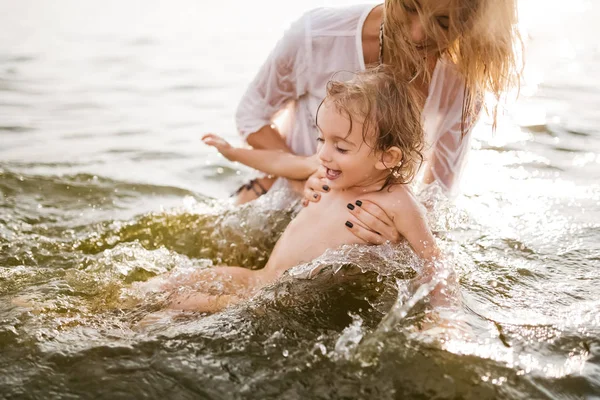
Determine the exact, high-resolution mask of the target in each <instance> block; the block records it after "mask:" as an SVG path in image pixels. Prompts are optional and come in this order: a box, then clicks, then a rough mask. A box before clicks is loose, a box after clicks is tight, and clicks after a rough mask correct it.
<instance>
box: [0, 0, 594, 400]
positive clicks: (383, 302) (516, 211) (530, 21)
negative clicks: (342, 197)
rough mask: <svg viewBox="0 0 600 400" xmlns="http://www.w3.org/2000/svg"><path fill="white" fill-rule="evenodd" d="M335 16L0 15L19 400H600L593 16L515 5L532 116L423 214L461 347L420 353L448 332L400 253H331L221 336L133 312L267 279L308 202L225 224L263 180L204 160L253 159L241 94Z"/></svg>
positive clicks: (79, 10)
mask: <svg viewBox="0 0 600 400" xmlns="http://www.w3.org/2000/svg"><path fill="white" fill-rule="evenodd" d="M349 3H351V2H349V1H344V0H339V1H329V2H328V4H337V5H339V4H349ZM318 5H322V3H321V2H317V1H316V0H310V1H307V2H291V3H289V4H288V3H286V4H285V7H283V6H282V5H281V4H279V3H271V2H268V1H267V0H260V1H258V2H256V1H255V2H237V1H236V2H232V1H229V2H220V3H215V4H211V5H210V7H208V6H207V5H204V4H201V3H199V2H191V1H185V0H182V1H181V2H177V3H176V4H170V5H167V4H166V3H165V4H158V3H146V2H126V3H123V2H116V1H103V2H91V1H88V2H77V1H69V0H60V1H58V2H53V3H46V2H41V1H34V0H26V1H23V2H18V3H17V2H8V1H6V2H0V22H1V23H2V26H3V34H2V35H0V143H1V146H0V193H1V194H2V196H0V298H1V299H2V301H0V350H1V351H0V365H1V367H0V368H1V370H2V374H0V375H1V379H0V393H2V396H6V397H7V398H39V397H55V398H61V397H103V396H109V395H110V396H115V395H116V396H117V397H122V398H129V397H136V398H138V397H142V396H147V397H149V398H158V397H165V396H168V397H169V398H171V397H175V398H198V397H200V398H288V397H289V398H299V397H303V398H315V397H319V398H432V397H438V398H472V399H486V398H489V399H495V398H522V399H531V398H567V397H568V398H584V397H592V396H594V395H596V396H597V395H598V394H599V393H600V361H599V360H600V341H599V340H598V337H599V336H600V313H599V310H600V297H599V296H598V295H597V292H598V290H597V287H598V285H599V284H600V278H598V273H597V271H598V267H599V266H600V264H599V260H600V247H599V246H598V243H600V234H599V233H598V232H599V229H598V228H599V227H600V185H598V183H597V182H596V181H597V179H595V177H597V176H600V140H599V137H600V131H599V128H598V127H599V126H600V115H599V114H598V110H597V107H596V105H597V104H598V102H599V100H600V74H598V72H597V71H598V66H599V63H600V47H598V44H597V43H596V41H595V38H596V37H597V28H596V21H597V19H598V17H600V7H599V6H598V4H597V3H596V2H593V1H592V0H577V1H572V2H570V3H569V4H568V5H566V4H565V3H564V2H558V1H541V0H522V1H521V3H520V11H521V21H522V29H523V32H524V37H525V39H526V42H527V54H526V56H527V57H526V58H527V61H528V64H527V69H526V82H525V84H524V86H523V88H522V91H521V94H522V96H521V98H520V100H519V102H518V103H516V104H514V105H512V106H510V107H509V108H508V109H507V112H506V116H505V118H503V120H502V121H501V123H500V125H499V128H498V131H497V132H496V133H495V134H494V135H491V134H490V133H489V127H487V126H486V125H485V121H484V123H482V124H481V126H479V127H478V128H477V131H476V134H475V138H474V141H473V146H474V151H473V152H472V153H471V156H470V160H469V162H470V167H469V168H468V170H467V171H466V174H465V177H464V184H463V193H464V194H463V195H462V196H460V197H459V198H458V199H456V200H455V201H454V203H451V202H449V201H448V200H447V199H445V198H444V197H443V196H440V195H439V194H438V193H437V192H436V190H435V188H430V189H429V190H427V191H425V192H423V193H421V195H420V196H421V200H422V201H423V202H425V203H428V205H429V208H430V209H431V210H432V212H431V215H430V219H431V223H432V226H433V227H434V229H435V231H436V233H437V236H438V238H439V240H440V244H441V246H442V247H443V249H444V252H445V254H446V255H447V257H448V259H449V262H450V263H451V264H452V265H453V266H454V267H455V268H456V271H457V274H458V277H459V280H460V295H461V298H462V306H461V309H460V313H458V314H453V315H452V316H453V317H456V318H459V319H460V320H461V321H462V324H463V325H462V326H463V327H465V329H464V330H463V331H461V332H455V331H447V330H446V331H445V330H434V329H431V330H428V331H426V333H420V332H419V331H418V329H417V328H418V327H419V326H421V327H422V326H424V325H426V324H428V323H429V322H431V321H429V318H431V313H430V312H429V307H428V305H427V301H423V300H421V299H420V297H419V296H418V290H417V291H416V290H415V288H414V287H412V286H411V282H412V281H413V278H414V277H415V276H416V275H417V273H418V270H419V266H418V263H417V262H416V261H415V260H413V259H412V258H411V257H410V253H408V252H407V251H406V248H405V247H403V246H398V247H394V246H382V247H379V248H367V247H361V246H358V247H357V246H350V247H347V248H343V249H339V250H336V251H330V252H328V253H326V254H325V255H323V256H322V257H321V258H320V259H319V260H317V261H316V263H317V264H324V265H326V267H325V268H324V269H323V270H322V271H321V272H320V273H319V274H317V276H316V277H314V278H313V279H307V278H306V276H305V274H304V272H306V270H311V269H312V268H313V267H314V264H308V265H304V266H299V267H297V268H296V269H294V270H292V271H290V273H288V274H287V275H286V276H285V277H284V278H283V279H282V280H281V281H280V282H278V283H276V284H275V285H273V286H271V287H268V288H266V289H265V290H263V291H261V292H260V293H259V294H258V295H257V296H256V297H255V298H254V299H253V300H252V301H251V302H250V303H248V304H246V305H242V306H239V307H236V308H233V309H231V310H228V311H226V312H224V313H221V314H216V315H211V316H198V315H194V314H193V313H191V314H190V313H176V314H169V313H163V314H160V312H161V304H162V303H161V301H162V300H164V298H162V297H161V296H160V295H158V296H154V295H148V294H144V293H139V292H136V290H135V282H138V281H144V280H146V279H148V278H149V277H151V276H154V275H156V274H161V273H164V272H167V271H182V272H185V271H189V270H195V269H198V268H206V267H210V265H213V264H218V263H229V264H241V265H245V266H248V267H259V266H261V265H263V264H264V262H265V260H266V258H267V257H268V254H269V252H270V250H271V248H272V246H273V244H274V243H275V241H276V240H277V237H278V235H279V234H280V233H281V232H282V230H283V229H284V227H285V225H286V224H287V222H288V221H289V219H290V218H291V216H292V215H293V214H294V212H295V209H294V207H293V201H292V199H290V198H288V197H286V196H287V195H286V194H285V193H280V194H278V195H277V196H275V197H271V198H265V199H263V200H261V201H260V202H258V203H256V204H253V205H250V206H246V207H243V208H241V209H234V208H232V207H231V206H230V205H228V204H227V203H226V202H225V201H223V199H225V198H226V196H227V195H228V193H229V192H231V191H233V190H234V189H235V188H236V186H237V185H239V184H240V183H242V182H243V181H244V180H245V179H246V178H247V177H248V176H249V174H250V172H249V171H248V170H246V169H242V168H239V166H237V165H234V164H231V163H229V162H227V161H226V160H223V159H222V158H220V157H219V156H217V155H216V154H214V153H212V152H210V150H209V149H207V148H204V147H203V146H201V145H200V141H199V137H200V134H201V133H202V132H205V131H208V130H210V131H215V132H220V133H224V134H225V135H226V136H227V135H228V136H229V137H230V138H232V139H233V140H234V141H235V140H236V138H235V135H234V126H233V118H232V116H233V111H234V109H235V106H236V102H237V100H238V98H239V97H240V95H241V92H242V91H243V90H244V86H245V84H246V83H247V82H248V81H249V80H250V79H251V77H252V75H253V74H254V72H255V71H256V69H257V68H258V65H259V64H260V62H261V60H262V59H263V58H264V56H265V55H266V53H267V52H268V50H269V48H270V47H271V46H272V45H273V44H274V41H275V40H276V39H277V37H278V36H279V35H280V33H281V32H282V30H283V29H284V27H285V26H286V25H287V24H289V22H290V21H291V20H292V19H294V18H295V17H296V16H297V15H299V14H300V13H301V12H302V11H303V10H305V9H307V8H311V7H314V6H318ZM266 6H268V7H269V12H266V11H265V10H266ZM282 204H292V206H286V207H282V206H281V205H282ZM157 312H158V313H157ZM151 314H152V315H154V316H155V320H154V321H153V323H152V324H144V323H143V321H144V318H146V317H147V316H148V315H151ZM146 321H147V320H146ZM91 394H92V395H91Z"/></svg>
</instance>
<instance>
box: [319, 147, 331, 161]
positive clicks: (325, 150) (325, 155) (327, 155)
mask: <svg viewBox="0 0 600 400" xmlns="http://www.w3.org/2000/svg"><path fill="white" fill-rule="evenodd" d="M317 155H318V156H319V160H321V161H323V162H329V161H331V152H330V150H329V146H328V145H327V144H325V143H323V144H321V145H320V146H319V148H318V149H317Z"/></svg>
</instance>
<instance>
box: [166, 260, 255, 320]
mask: <svg viewBox="0 0 600 400" xmlns="http://www.w3.org/2000/svg"><path fill="white" fill-rule="evenodd" d="M185 280H186V282H185V285H183V287H181V286H180V287H179V290H178V291H177V292H175V293H174V294H173V295H172V296H171V298H170V299H169V303H170V304H169V307H170V308H173V309H178V310H194V311H201V312H216V311H219V310H222V309H223V308H225V307H227V306H230V305H233V304H236V303H239V302H240V301H242V300H244V299H246V298H248V297H250V296H251V295H252V294H254V293H255V292H256V291H257V290H258V289H260V288H261V287H262V286H264V284H265V283H266V282H265V281H264V278H263V274H262V271H252V270H249V269H247V268H240V267H215V268H208V269H204V270H201V271H199V272H195V273H194V274H192V275H191V276H189V277H188V278H187V279H185Z"/></svg>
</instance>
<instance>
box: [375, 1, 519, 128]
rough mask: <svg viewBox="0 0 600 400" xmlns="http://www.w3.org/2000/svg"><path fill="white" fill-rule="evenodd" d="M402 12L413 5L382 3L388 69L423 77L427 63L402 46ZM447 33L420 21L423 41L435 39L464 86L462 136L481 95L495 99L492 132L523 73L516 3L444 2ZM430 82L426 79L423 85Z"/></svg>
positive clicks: (408, 46)
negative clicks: (502, 105)
mask: <svg viewBox="0 0 600 400" xmlns="http://www.w3.org/2000/svg"><path fill="white" fill-rule="evenodd" d="M407 6H408V7H409V8H410V7H415V9H416V7H418V5H417V3H415V1H414V0H385V5H384V24H385V25H384V26H385V30H384V38H385V39H384V42H385V43H386V46H385V51H387V52H388V60H389V64H391V65H394V66H395V67H396V68H398V69H399V71H401V73H403V74H405V75H407V76H409V77H414V76H416V75H419V74H426V75H427V74H428V70H429V69H428V68H427V59H423V55H422V54H419V53H418V51H417V49H416V48H415V46H414V44H412V43H409V41H408V40H407V38H406V37H407V35H406V34H404V33H403V32H406V29H407V28H408V27H407V24H406V22H407V20H406V15H407V12H408V11H407ZM448 9H449V11H450V12H449V16H448V17H449V18H448V23H449V25H448V29H447V30H446V31H445V32H443V31H442V32H441V33H440V30H439V29H436V28H439V27H435V26H434V25H435V23H436V21H435V20H432V19H429V21H423V27H424V29H425V32H426V33H427V34H428V37H433V38H434V39H436V40H439V39H440V36H445V37H446V39H448V40H447V42H444V38H441V41H442V43H444V44H443V47H442V48H439V49H438V52H437V54H436V56H438V57H439V56H442V55H446V56H447V57H448V58H449V59H450V60H451V61H452V62H453V63H454V64H455V65H456V66H457V68H458V70H459V72H460V73H461V75H462V77H463V79H464V82H465V89H464V100H463V115H462V132H463V135H464V134H465V133H466V131H467V130H468V129H469V128H470V126H469V125H470V123H471V122H472V121H474V120H475V118H473V117H476V114H478V112H479V109H480V107H481V105H482V104H483V101H484V99H483V97H484V94H485V93H491V94H492V95H493V96H494V98H495V104H493V105H492V116H493V120H494V127H495V124H496V119H497V111H498V106H499V104H500V102H501V98H502V96H503V94H504V93H506V92H507V91H508V90H509V89H510V88H512V87H518V86H519V81H520V75H521V72H522V69H523V65H522V60H521V58H520V56H521V55H522V41H521V37H520V34H519V32H518V27H517V20H518V18H517V9H516V2H515V0H449V3H448ZM429 78H430V77H427V80H430V79H429Z"/></svg>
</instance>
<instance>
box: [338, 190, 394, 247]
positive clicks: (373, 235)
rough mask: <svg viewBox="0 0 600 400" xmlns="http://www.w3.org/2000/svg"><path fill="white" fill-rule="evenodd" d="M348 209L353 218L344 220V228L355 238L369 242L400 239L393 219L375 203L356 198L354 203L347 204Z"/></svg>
mask: <svg viewBox="0 0 600 400" xmlns="http://www.w3.org/2000/svg"><path fill="white" fill-rule="evenodd" d="M348 209H349V210H350V214H352V216H353V217H354V218H351V219H349V220H348V222H346V228H347V229H348V230H350V232H352V233H353V234H354V236H356V237H357V238H359V239H362V240H364V241H365V242H367V243H370V244H383V243H385V242H387V241H390V242H392V243H397V242H399V241H400V238H401V235H400V232H398V230H397V229H396V227H395V225H394V221H392V219H391V218H390V217H389V216H388V215H387V214H386V213H385V211H383V209H381V207H379V206H378V205H377V204H375V203H373V202H371V201H368V200H363V201H361V200H357V201H356V203H354V204H352V203H350V204H348ZM352 221H353V222H352Z"/></svg>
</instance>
